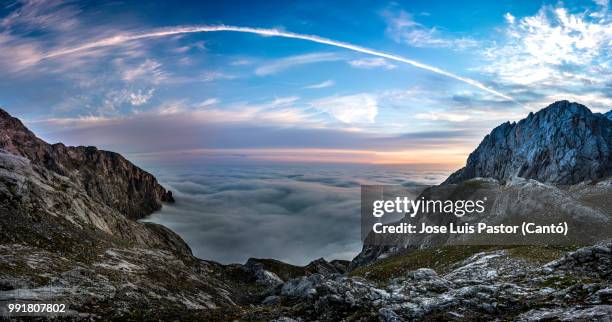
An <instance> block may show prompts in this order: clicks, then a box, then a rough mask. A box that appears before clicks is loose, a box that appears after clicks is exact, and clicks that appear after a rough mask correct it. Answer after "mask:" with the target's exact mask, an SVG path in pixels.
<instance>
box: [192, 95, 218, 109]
mask: <svg viewBox="0 0 612 322" xmlns="http://www.w3.org/2000/svg"><path fill="white" fill-rule="evenodd" d="M219 103H221V100H220V99H218V98H216V97H213V98H208V99H205V100H204V101H202V102H201V103H199V104H198V105H197V106H198V107H209V106H213V105H217V104H219Z"/></svg>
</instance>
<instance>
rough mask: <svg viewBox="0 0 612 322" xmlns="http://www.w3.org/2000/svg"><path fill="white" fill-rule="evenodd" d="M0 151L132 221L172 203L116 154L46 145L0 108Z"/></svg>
mask: <svg viewBox="0 0 612 322" xmlns="http://www.w3.org/2000/svg"><path fill="white" fill-rule="evenodd" d="M0 149H4V150H5V151H8V152H9V153H12V154H15V155H19V156H23V157H26V158H27V159H29V160H30V161H31V162H32V163H34V164H37V165H41V166H43V167H45V168H46V169H48V170H50V171H53V172H56V173H58V174H60V175H62V176H65V177H69V178H71V179H73V180H74V181H75V182H78V183H79V184H80V185H81V186H82V187H83V188H84V189H85V191H86V192H87V194H88V195H89V197H91V198H92V199H94V200H97V201H100V202H102V203H104V204H106V205H108V206H109V207H111V208H113V209H116V210H118V211H119V212H121V213H123V214H125V215H126V216H128V217H130V218H132V219H139V218H143V217H144V216H146V215H148V214H150V213H152V212H153V211H156V210H159V209H160V208H161V205H162V202H163V201H166V202H172V201H173V200H174V199H173V198H172V193H171V192H170V191H166V190H165V189H164V188H163V187H162V186H161V185H159V183H158V182H157V179H155V177H154V176H153V175H151V174H149V173H147V172H145V171H144V170H142V169H140V168H138V167H137V166H135V165H133V164H132V163H131V162H129V161H128V160H126V159H125V158H124V157H122V156H121V155H120V154H118V153H114V152H108V151H102V150H98V149H96V148H95V147H83V146H79V147H67V146H65V145H63V144H61V143H58V144H53V145H50V144H48V143H46V142H44V141H43V140H41V139H39V138H37V137H36V135H34V133H32V132H31V131H30V130H28V129H27V128H26V127H25V126H24V125H23V124H22V123H21V121H19V120H18V119H16V118H14V117H11V116H10V115H9V114H8V113H6V112H5V111H3V110H1V109H0Z"/></svg>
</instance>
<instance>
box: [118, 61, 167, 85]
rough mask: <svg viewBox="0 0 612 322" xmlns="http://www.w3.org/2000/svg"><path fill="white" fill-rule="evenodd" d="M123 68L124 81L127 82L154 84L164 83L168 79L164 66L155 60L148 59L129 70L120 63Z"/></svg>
mask: <svg viewBox="0 0 612 322" xmlns="http://www.w3.org/2000/svg"><path fill="white" fill-rule="evenodd" d="M119 64H120V65H121V67H122V77H121V78H122V79H123V80H124V81H125V82H136V81H138V82H150V83H153V84H159V83H162V82H163V81H165V80H166V79H167V75H166V73H165V72H164V71H163V70H162V68H161V67H162V65H161V63H159V62H158V61H156V60H154V59H147V60H145V61H144V62H143V63H141V64H139V65H138V66H136V67H133V68H129V67H127V66H125V65H124V63H119Z"/></svg>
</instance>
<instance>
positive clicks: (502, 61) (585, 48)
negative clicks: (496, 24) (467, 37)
mask: <svg viewBox="0 0 612 322" xmlns="http://www.w3.org/2000/svg"><path fill="white" fill-rule="evenodd" d="M505 20H506V21H507V26H506V28H505V31H504V34H505V40H504V41H502V42H500V43H499V45H495V46H492V47H490V48H488V49H487V50H486V51H485V52H484V56H485V58H487V59H488V60H489V62H490V63H489V64H487V65H485V66H483V67H482V68H481V69H482V70H483V71H485V72H488V73H491V74H493V75H494V76H495V77H496V79H497V81H498V82H501V83H503V84H507V85H510V84H519V85H524V86H531V85H538V87H540V88H541V87H554V88H559V87H562V86H575V85H596V84H605V83H608V82H610V81H611V77H610V75H612V72H611V70H610V68H612V65H610V52H611V51H612V22H611V20H610V17H609V14H606V16H605V17H601V18H597V19H593V18H592V17H590V16H589V15H588V14H587V12H582V13H574V14H572V13H570V12H568V10H567V9H565V8H563V7H551V6H544V7H542V8H541V9H540V10H539V11H538V13H537V14H536V15H534V16H527V17H523V18H520V19H519V18H515V17H514V16H512V15H511V14H510V13H507V14H506V15H505Z"/></svg>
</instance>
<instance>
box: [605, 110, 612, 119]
mask: <svg viewBox="0 0 612 322" xmlns="http://www.w3.org/2000/svg"><path fill="white" fill-rule="evenodd" d="M604 116H605V117H607V118H608V119H609V120H612V111H609V112H608V113H605V114H604Z"/></svg>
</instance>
